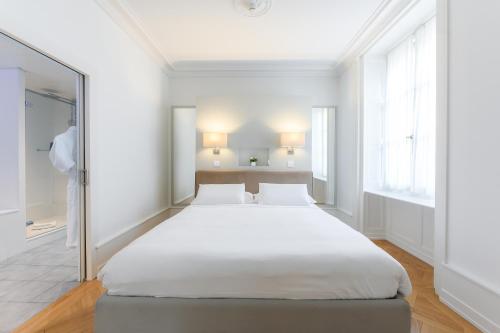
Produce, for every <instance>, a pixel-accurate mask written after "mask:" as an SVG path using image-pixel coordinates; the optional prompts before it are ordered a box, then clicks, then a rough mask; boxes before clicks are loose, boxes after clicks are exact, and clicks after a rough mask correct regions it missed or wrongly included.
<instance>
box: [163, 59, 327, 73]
mask: <svg viewBox="0 0 500 333" xmlns="http://www.w3.org/2000/svg"><path fill="white" fill-rule="evenodd" d="M335 66H336V63H335V62H334V61H310V60H305V61H302V60H300V61H299V60H296V61H286V60H275V61H179V62H176V63H174V71H173V72H172V73H171V74H172V76H173V77H208V76H224V77H234V76H248V77H258V76H270V77H272V76H334V73H335V72H334V70H333V69H334V68H335Z"/></svg>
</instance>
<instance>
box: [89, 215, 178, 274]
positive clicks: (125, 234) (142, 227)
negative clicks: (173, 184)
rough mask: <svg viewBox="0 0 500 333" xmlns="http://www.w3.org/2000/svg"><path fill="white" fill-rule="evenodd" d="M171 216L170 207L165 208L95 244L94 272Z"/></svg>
mask: <svg viewBox="0 0 500 333" xmlns="http://www.w3.org/2000/svg"><path fill="white" fill-rule="evenodd" d="M169 217H170V208H166V209H163V210H161V211H160V212H159V213H157V214H154V215H153V216H150V217H149V218H147V219H145V220H144V221H141V222H139V223H137V224H134V225H133V226H131V227H128V228H126V229H124V230H122V231H121V232H119V233H118V234H116V235H115V236H113V237H110V238H107V239H106V240H104V241H102V242H99V243H98V244H97V245H96V246H95V256H96V258H95V261H94V262H95V265H94V267H96V268H97V269H95V270H94V272H98V271H99V270H100V269H101V268H102V266H103V265H104V264H105V263H106V262H107V261H108V260H109V259H110V258H111V257H112V256H113V255H114V254H115V253H117V252H118V251H120V250H121V249H123V248H124V247H125V246H127V245H128V244H130V242H132V241H133V240H135V239H137V238H138V237H140V236H142V235H143V234H144V233H146V232H148V231H149V230H151V229H152V228H154V227H155V226H157V225H158V224H160V223H161V222H163V221H165V220H166V219H167V218H169Z"/></svg>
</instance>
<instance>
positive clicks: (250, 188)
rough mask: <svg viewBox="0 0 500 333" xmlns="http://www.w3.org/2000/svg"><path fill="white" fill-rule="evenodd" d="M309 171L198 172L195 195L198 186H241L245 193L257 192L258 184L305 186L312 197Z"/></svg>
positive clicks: (310, 173)
mask: <svg viewBox="0 0 500 333" xmlns="http://www.w3.org/2000/svg"><path fill="white" fill-rule="evenodd" d="M312 178H313V177H312V172H311V171H265V170H198V171H196V176H195V193H198V187H199V185H200V184H241V183H245V188H246V191H247V192H251V193H257V192H259V183H274V184H306V185H307V189H308V191H309V194H310V195H312V186H313V185H312V183H313V182H312Z"/></svg>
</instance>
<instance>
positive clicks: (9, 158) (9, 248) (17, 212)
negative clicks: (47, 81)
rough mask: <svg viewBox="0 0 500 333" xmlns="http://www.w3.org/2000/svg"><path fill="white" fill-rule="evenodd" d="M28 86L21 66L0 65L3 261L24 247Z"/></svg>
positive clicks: (0, 244)
mask: <svg viewBox="0 0 500 333" xmlns="http://www.w3.org/2000/svg"><path fill="white" fill-rule="evenodd" d="M24 88H25V75H24V72H23V71H21V70H20V69H17V68H15V69H0V114H1V121H0V261H2V260H4V259H5V258H8V257H10V256H12V255H15V254H17V253H19V252H21V251H23V250H24V248H25V245H26V240H25V224H24V222H25V212H24V211H25V187H24V164H25V155H24V140H25V138H24Z"/></svg>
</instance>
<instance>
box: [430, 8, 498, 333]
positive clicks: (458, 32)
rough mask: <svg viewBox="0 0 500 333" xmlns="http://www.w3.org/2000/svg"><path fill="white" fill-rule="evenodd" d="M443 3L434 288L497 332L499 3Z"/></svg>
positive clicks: (486, 330) (486, 327) (454, 306)
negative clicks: (445, 85)
mask: <svg viewBox="0 0 500 333" xmlns="http://www.w3.org/2000/svg"><path fill="white" fill-rule="evenodd" d="M448 6H449V8H448V11H446V7H445V6H444V2H441V3H440V6H439V7H438V34H439V35H438V37H439V39H438V50H439V52H440V54H441V55H442V54H443V53H442V52H443V47H442V46H443V45H444V44H443V43H444V39H443V37H444V36H445V35H446V31H445V25H444V24H443V22H444V20H443V19H444V17H445V16H446V14H448V19H449V21H448V22H449V26H448V36H449V40H448V57H447V59H448V64H447V65H448V67H447V68H448V78H449V81H448V94H447V95H446V91H445V90H443V89H442V88H438V89H439V90H438V102H439V104H438V113H439V115H438V134H440V135H439V136H438V140H439V141H438V168H437V171H438V175H442V177H441V179H439V180H438V184H437V185H438V186H437V188H436V191H437V192H436V235H437V238H436V251H437V258H436V260H437V265H438V266H437V270H436V273H437V275H436V283H437V285H438V294H439V296H440V297H441V299H442V300H443V301H444V302H446V303H448V304H449V305H450V306H452V307H453V308H455V309H456V310H457V311H458V312H460V313H462V314H463V315H464V316H466V317H467V318H468V319H469V320H472V321H473V322H475V323H476V324H477V325H479V326H480V327H481V328H482V329H483V330H484V331H485V332H500V312H499V309H500V236H499V235H500V222H499V221H500V218H499V213H498V205H499V198H500V174H499V171H498V170H500V154H499V153H498V142H500V131H499V130H498V124H499V123H500V111H499V110H500V98H499V96H500V95H499V91H498V90H499V87H500V65H499V61H498V59H500V44H499V43H498V42H496V40H495V38H493V35H492V34H495V33H496V32H498V31H500V20H499V19H498V13H500V2H499V1H496V0H480V1H473V2H472V1H448ZM440 19H441V20H440ZM439 43H440V44H439ZM443 59H445V58H443V57H438V61H439V62H438V68H441V70H443V69H444V68H446V67H445V66H446V63H445V62H443ZM440 66H441V67H440ZM438 78H440V79H443V78H444V79H445V78H446V72H443V71H441V72H440V76H438ZM438 82H439V81H438ZM441 82H442V81H441ZM446 96H448V98H447V99H446ZM446 101H447V103H448V108H447V111H448V118H446V108H445V107H446ZM446 128H448V135H447V136H446ZM446 140H448V142H446ZM446 143H448V144H447V145H446ZM446 147H447V152H446ZM446 156H448V159H447V160H446ZM446 168H447V178H444V177H443V175H446ZM446 181H447V183H446Z"/></svg>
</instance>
